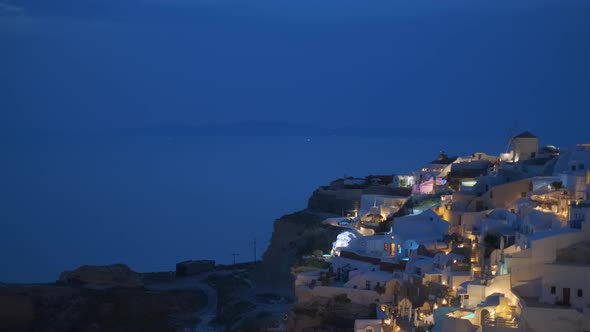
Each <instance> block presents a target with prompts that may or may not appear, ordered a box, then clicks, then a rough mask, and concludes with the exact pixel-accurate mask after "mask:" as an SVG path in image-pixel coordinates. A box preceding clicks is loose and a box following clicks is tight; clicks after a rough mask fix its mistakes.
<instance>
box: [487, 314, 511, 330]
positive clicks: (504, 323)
mask: <svg viewBox="0 0 590 332" xmlns="http://www.w3.org/2000/svg"><path fill="white" fill-rule="evenodd" d="M483 325H485V326H493V327H506V328H512V329H517V328H518V322H517V321H516V320H506V319H504V318H502V317H497V318H486V319H484V321H483Z"/></svg>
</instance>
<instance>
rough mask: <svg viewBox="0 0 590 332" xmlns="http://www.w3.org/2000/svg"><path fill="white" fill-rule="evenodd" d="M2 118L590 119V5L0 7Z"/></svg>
mask: <svg viewBox="0 0 590 332" xmlns="http://www.w3.org/2000/svg"><path fill="white" fill-rule="evenodd" d="M0 40H1V41H2V52H0V68H1V70H0V73H1V76H0V89H1V90H0V91H2V95H1V98H0V109H1V110H2V112H1V113H0V126H1V128H2V129H3V131H4V132H7V131H10V132H12V130H9V129H18V130H22V129H31V128H35V129H40V128H45V129H60V128H61V129H63V128H66V129H83V130H86V129H96V130H102V129H105V128H129V127H144V126H145V127H149V126H153V125H162V124H165V125H169V124H173V125H176V124H184V125H200V124H209V123H230V122H236V121H238V122H239V121H246V120H247V121H258V122H287V123H297V124H320V125H323V126H330V127H341V126H361V127H372V126H375V125H376V124H378V125H379V127H390V128H393V129H395V128H412V129H418V128H426V129H435V128H441V126H443V127H444V131H462V130H466V132H469V130H471V131H473V130H475V131H479V130H480V129H483V128H489V129H491V130H501V131H504V132H509V131H516V130H520V129H531V130H532V131H534V132H537V133H539V134H541V135H545V136H547V135H551V134H553V133H554V130H556V129H557V128H560V129H559V131H560V132H562V133H561V134H560V135H570V133H575V135H572V136H571V137H576V138H577V139H583V138H588V137H587V136H586V137H580V135H582V134H584V133H585V132H584V129H585V127H586V126H587V123H588V120H589V119H590V115H589V114H590V112H589V111H588V110H589V107H590V61H588V59H590V2H588V1H581V0H580V1H577V0H555V1H552V0H541V1H540V0H511V1H508V0H494V1H483V0H469V1H467V0H444V1H441V0H436V1H435V0H428V1H427V0H421V1H406V0H388V1H384V0H371V1H360V0H344V1H333V0H322V1H310V0H302V1H269V0H262V1H248V0H220V1H214V0H194V1H193V0H171V1H166V0H123V1H121V0H86V1H82V0H54V1H27V0H22V1H18V0H2V1H0Z"/></svg>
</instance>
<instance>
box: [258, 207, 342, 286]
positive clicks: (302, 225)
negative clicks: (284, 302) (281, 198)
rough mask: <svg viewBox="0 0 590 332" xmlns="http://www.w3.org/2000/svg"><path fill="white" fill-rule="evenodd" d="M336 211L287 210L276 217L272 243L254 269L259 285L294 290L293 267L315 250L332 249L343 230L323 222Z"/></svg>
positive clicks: (326, 250)
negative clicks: (289, 212)
mask: <svg viewBox="0 0 590 332" xmlns="http://www.w3.org/2000/svg"><path fill="white" fill-rule="evenodd" d="M330 216H333V215H330V214H322V213H313V212H310V211H308V210H303V211H299V212H296V213H292V214H288V215H285V216H283V217H281V218H280V219H278V220H276V221H275V222H274V225H273V233H272V237H271V240H270V244H269V246H268V248H267V249H266V251H265V252H264V255H263V257H262V262H261V263H260V264H259V265H258V266H257V267H256V269H255V271H254V275H253V276H254V282H255V283H256V286H257V287H258V288H260V289H273V290H275V291H277V290H279V291H282V292H285V293H288V294H293V288H294V277H293V275H292V273H291V268H292V267H293V266H294V264H296V263H297V260H298V259H300V257H301V256H303V255H311V254H313V252H314V251H315V250H322V251H324V252H326V253H327V252H329V251H330V250H331V249H332V242H333V241H334V240H335V239H336V236H337V235H338V233H340V230H339V229H337V228H334V227H332V226H326V225H322V224H321V222H322V220H324V219H325V218H327V217H330Z"/></svg>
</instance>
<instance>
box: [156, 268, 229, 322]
mask: <svg viewBox="0 0 590 332" xmlns="http://www.w3.org/2000/svg"><path fill="white" fill-rule="evenodd" d="M210 274H214V272H213V273H207V274H202V275H197V276H189V277H183V278H178V279H175V280H174V281H172V282H168V283H161V284H153V285H149V286H147V287H146V288H148V289H151V290H172V289H185V290H186V289H195V290H196V289H199V290H202V291H203V292H204V293H205V295H207V305H206V306H205V307H204V308H203V309H201V310H199V311H198V312H195V314H194V315H195V317H198V318H199V320H200V322H199V324H198V325H197V326H196V327H194V328H184V329H183V330H182V331H184V332H193V331H194V332H197V331H198V332H201V331H218V330H217V329H216V328H215V327H212V326H210V323H211V321H212V320H213V319H214V318H215V316H216V315H217V291H216V290H215V289H213V288H211V286H209V285H208V284H207V278H208V277H209V275H210Z"/></svg>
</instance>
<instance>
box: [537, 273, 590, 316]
mask: <svg viewBox="0 0 590 332" xmlns="http://www.w3.org/2000/svg"><path fill="white" fill-rule="evenodd" d="M589 280H590V265H586V266H579V265H564V264H546V265H545V266H544V268H543V287H542V293H541V298H540V301H541V302H545V303H551V304H560V303H562V304H566V305H568V304H569V305H571V306H572V307H575V308H580V309H581V308H584V307H588V306H590V282H589Z"/></svg>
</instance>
